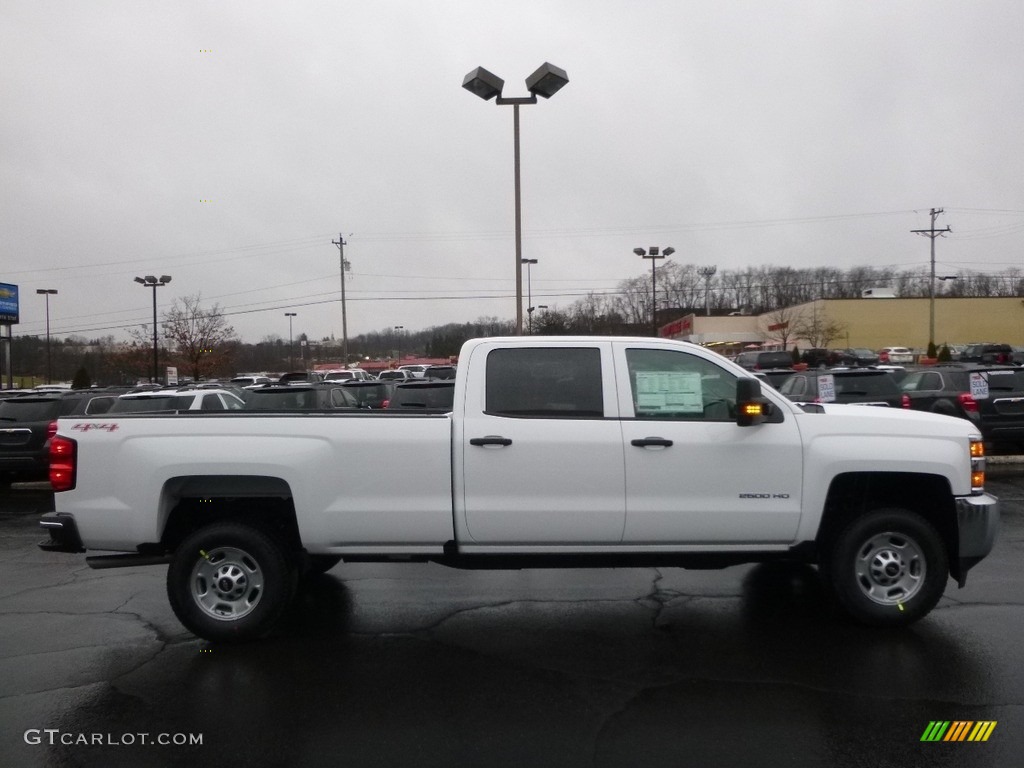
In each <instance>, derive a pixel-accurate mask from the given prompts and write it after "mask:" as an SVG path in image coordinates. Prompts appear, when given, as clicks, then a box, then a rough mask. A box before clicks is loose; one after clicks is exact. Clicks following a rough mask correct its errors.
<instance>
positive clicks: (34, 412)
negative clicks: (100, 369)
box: [0, 389, 124, 483]
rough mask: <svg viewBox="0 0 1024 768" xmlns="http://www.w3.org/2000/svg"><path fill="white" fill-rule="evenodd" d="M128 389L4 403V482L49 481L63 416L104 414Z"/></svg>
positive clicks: (0, 453)
mask: <svg viewBox="0 0 1024 768" xmlns="http://www.w3.org/2000/svg"><path fill="white" fill-rule="evenodd" d="M122 392H124V390H117V391H111V390H99V389H78V390H71V391H68V392H26V393H25V394H21V395H18V396H16V397H11V398H8V399H5V400H0V482H5V483H11V482H30V481H34V480H46V479H47V478H48V477H49V473H50V455H49V454H50V438H51V437H53V435H54V434H56V432H57V419H58V418H59V417H61V416H83V415H86V416H87V415H91V414H102V413H106V412H107V411H108V410H110V406H111V405H113V404H114V401H115V400H117V396H118V395H119V394H121V393H122Z"/></svg>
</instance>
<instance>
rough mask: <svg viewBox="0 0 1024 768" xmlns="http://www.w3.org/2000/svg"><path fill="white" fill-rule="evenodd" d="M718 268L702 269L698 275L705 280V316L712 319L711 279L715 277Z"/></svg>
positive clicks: (698, 271)
mask: <svg viewBox="0 0 1024 768" xmlns="http://www.w3.org/2000/svg"><path fill="white" fill-rule="evenodd" d="M717 271H718V267H701V268H700V269H698V270H697V274H698V275H700V276H701V277H703V278H704V315H705V316H706V317H711V278H712V277H714V276H715V272H717Z"/></svg>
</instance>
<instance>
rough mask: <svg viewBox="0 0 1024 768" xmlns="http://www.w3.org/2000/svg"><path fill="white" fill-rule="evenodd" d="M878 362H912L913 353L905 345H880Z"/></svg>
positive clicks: (901, 363) (898, 363)
mask: <svg viewBox="0 0 1024 768" xmlns="http://www.w3.org/2000/svg"><path fill="white" fill-rule="evenodd" d="M878 362H880V363H896V364H897V365H903V364H904V363H912V362H914V353H913V352H911V351H910V350H909V349H907V348H906V347H882V348H881V349H880V350H878Z"/></svg>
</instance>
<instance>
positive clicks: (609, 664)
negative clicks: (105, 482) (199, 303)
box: [0, 465, 1024, 768]
mask: <svg viewBox="0 0 1024 768" xmlns="http://www.w3.org/2000/svg"><path fill="white" fill-rule="evenodd" d="M989 490H991V491H992V492H994V493H996V494H997V495H999V496H1000V497H1001V499H1002V501H1003V525H1002V530H1001V532H1000V536H999V539H998V541H997V544H996V548H995V550H994V552H993V553H992V554H991V555H990V556H989V557H988V558H987V559H986V560H984V561H983V562H982V563H981V564H980V565H978V566H977V567H976V568H975V569H974V570H973V571H972V572H971V574H970V577H969V582H968V586H967V587H966V588H965V589H963V590H957V589H956V586H955V584H953V583H952V582H950V584H949V586H948V588H947V593H946V595H947V596H946V597H945V598H943V600H942V602H941V603H940V604H939V606H938V608H937V609H936V610H935V611H933V612H932V614H931V615H930V616H929V617H928V618H926V619H924V620H923V621H921V622H919V623H918V624H916V625H915V626H913V627H912V628H910V629H907V630H899V631H880V630H871V629H864V628H860V627H857V626H854V625H851V624H849V623H847V622H846V621H844V620H843V619H841V618H840V617H838V616H836V615H835V614H834V612H833V611H832V609H831V607H830V604H829V602H828V601H827V599H826V598H825V597H824V595H823V593H822V590H821V588H820V587H819V585H818V582H817V578H816V573H815V571H814V570H813V569H810V568H802V567H783V566H773V567H769V566H740V567H734V568H729V569H726V570H722V571H684V570H680V569H652V568H644V569H622V570H592V571H585V570H568V571H518V572H465V571H455V570H451V569H446V568H443V567H441V566H436V565H419V564H415V565H412V564H410V565H387V566H384V565H360V564H356V565H344V564H343V565H341V566H338V567H337V568H335V569H334V570H333V571H331V572H330V573H329V574H328V575H326V576H323V577H320V578H319V579H316V580H314V581H312V582H310V583H309V584H308V585H307V586H306V588H305V589H304V590H303V591H302V592H301V593H300V595H299V597H298V599H297V602H296V605H295V606H294V608H293V609H292V611H291V613H290V615H289V617H288V621H287V622H286V625H285V627H284V628H283V629H282V630H280V631H279V632H278V633H276V634H275V635H274V636H273V637H270V638H268V639H266V640H263V641H261V642H259V643H253V644H249V645H244V646H219V645H214V644H210V643H207V642H205V641H201V640H197V639H195V637H193V636H192V635H190V634H189V633H188V632H186V631H184V630H183V629H182V627H181V626H180V625H179V624H178V622H177V620H176V619H175V618H174V615H173V614H172V613H171V610H170V608H169V607H168V604H167V599H166V595H165V593H164V577H165V573H166V567H164V566H153V567H140V568H127V569H119V570H105V571H93V570H90V569H89V568H88V567H86V565H85V562H84V556H81V555H60V554H51V553H45V552H42V551H40V550H39V549H37V548H36V546H35V544H36V542H37V541H39V540H40V539H41V538H43V537H42V534H41V531H40V530H39V529H38V528H37V527H36V515H35V514H34V511H35V510H39V509H44V508H47V507H48V504H49V494H47V493H45V492H42V491H31V490H24V489H15V490H13V491H10V490H5V491H0V766H19V767H25V768H29V767H31V766H205V765H219V766H241V765H251V766H261V767H262V766H321V765H322V766H516V767H517V768H519V767H528V766H644V767H645V768H647V767H651V766H682V765H687V766H691V765H692V766H746V765H751V766H754V765H758V766H759V765H765V766H872V767H880V766H900V767H901V768H906V767H907V766H972V767H973V766H1020V765H1024V568H1022V562H1024V561H1022V555H1024V465H1017V466H1016V467H1013V466H1011V467H1003V468H996V469H995V471H994V472H993V473H992V477H991V479H990V483H989ZM934 720H950V721H957V720H964V721H975V722H976V721H996V722H997V725H996V727H995V729H994V730H993V731H992V734H991V736H990V738H989V739H988V741H987V742H984V743H967V742H964V743H952V742H940V743H922V742H921V741H920V739H921V736H922V734H923V733H924V731H925V729H926V727H927V726H928V724H929V722H930V721H934ZM197 741H201V743H196V742H197ZM161 742H168V743H161ZM183 742H184V743H183ZM190 742H191V743H190Z"/></svg>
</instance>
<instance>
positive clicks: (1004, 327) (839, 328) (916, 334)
mask: <svg viewBox="0 0 1024 768" xmlns="http://www.w3.org/2000/svg"><path fill="white" fill-rule="evenodd" d="M930 308H931V300H930V299H928V298H922V299H896V298H867V299H819V300H817V301H811V302H807V303H806V304H797V305H795V306H792V307H786V308H784V309H780V310H775V311H773V312H766V313H764V314H762V315H757V316H753V315H751V316H729V317H717V316H714V317H705V316H703V315H696V314H690V315H686V316H684V317H682V318H680V319H678V320H676V321H674V322H672V323H668V324H667V325H664V326H662V328H661V335H662V336H665V337H667V338H673V339H683V340H685V341H693V342H696V343H698V344H704V345H706V346H722V347H723V348H728V351H730V352H731V351H738V349H739V348H742V347H743V346H747V345H750V344H757V345H762V346H764V347H766V348H771V347H778V346H781V344H782V340H783V338H785V344H786V346H787V347H788V348H790V349H792V348H793V346H794V345H796V346H798V347H800V349H806V348H808V347H812V346H824V347H828V348H834V347H866V348H867V349H873V350H878V349H881V348H882V347H910V348H911V349H914V350H917V351H920V352H923V351H924V350H925V349H927V347H928V332H929V327H930V323H931V321H930V314H931V313H930ZM826 328H830V329H831V330H833V332H834V333H835V335H834V336H832V338H830V339H828V340H825V341H822V339H821V338H818V339H816V340H814V341H817V342H818V343H812V339H810V338H807V337H808V336H810V335H814V334H811V333H808V331H811V330H815V329H816V330H817V331H818V332H819V334H820V332H821V331H823V330H824V329H826ZM801 330H803V331H804V333H801ZM825 335H826V336H828V335H830V334H827V333H826V334H825ZM981 341H990V342H997V343H1002V344H1013V345H1017V346H1022V345H1024V299H1021V298H1019V297H1015V298H989V299H961V298H947V297H942V298H936V299H935V343H936V345H938V346H939V347H941V346H942V345H943V344H950V345H954V344H968V343H970V342H981Z"/></svg>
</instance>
